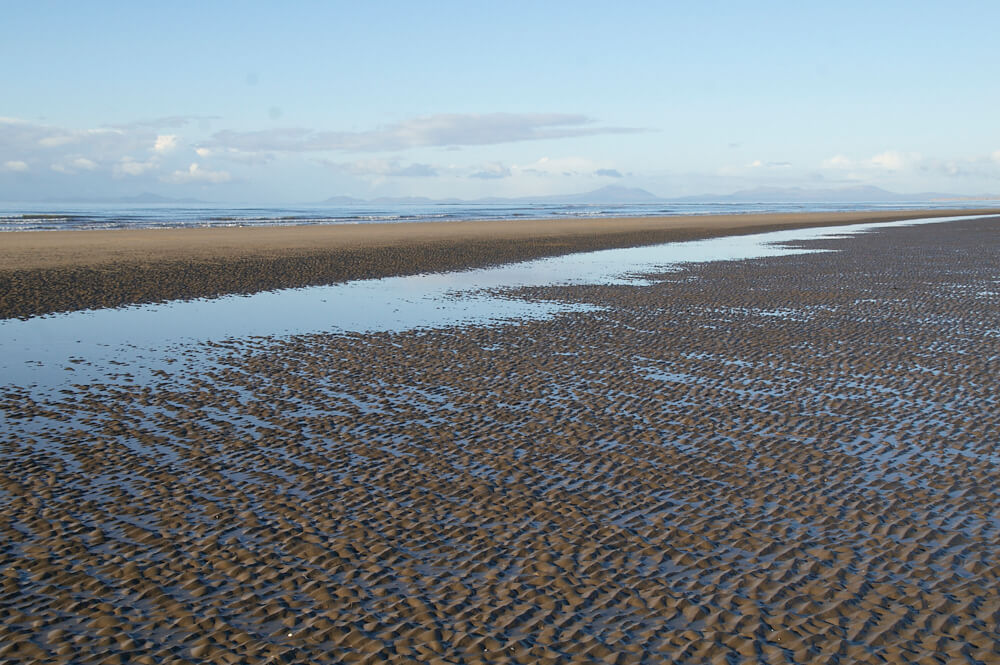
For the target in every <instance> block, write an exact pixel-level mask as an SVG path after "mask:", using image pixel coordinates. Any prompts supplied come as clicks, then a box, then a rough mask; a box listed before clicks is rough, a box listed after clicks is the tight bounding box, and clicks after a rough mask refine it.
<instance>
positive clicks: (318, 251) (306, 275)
mask: <svg viewBox="0 0 1000 665" xmlns="http://www.w3.org/2000/svg"><path fill="white" fill-rule="evenodd" d="M981 212H990V211H988V210H921V211H899V210H890V211H865V212H850V213H799V214H753V215H704V216H684V217H644V218H643V217H630V218H567V219H550V220H503V221H477V222H418V223H398V224H353V225H311V226H274V227H247V228H185V229H143V230H102V231H46V232H38V231H35V232H9V233H4V234H3V235H2V236H0V318H13V317H28V316H35V315H39V314H46V313H51V312H62V311H73V310H80V309H92V308H99V307H118V306H122V305H128V304H134V303H148V302H161V301H164V300H173V299H182V298H200V297H214V296H219V295H226V294H234V293H240V294H246V293H256V292H259V291H265V290H269V289H278V288H290V287H302V286H314V285H320V284H331V283H335V282H342V281H347V280H352V279H367V278H375V277H389V276H397V275H412V274H417V273H422V272H439V271H446V270H459V269H465V268H475V267H483V266H488V265H497V264H500V263H507V262H511V261H523V260H527V259H535V258H541V257H546V256H558V255H561V254H568V253H571V252H580V251H589V250H596V249H606V248H612V247H633V246H638V245H651V244H657V243H663V242H670V241H678V240H694V239H700V238H710V237H717V236H723V235H739V234H746V233H759V232H764V231H773V230H780V229H792V228H803V227H810V226H833V225H843V224H853V223H861V222H872V221H889V220H902V219H917V218H926V217H937V216H945V215H950V214H976V213H981ZM993 212H996V211H993Z"/></svg>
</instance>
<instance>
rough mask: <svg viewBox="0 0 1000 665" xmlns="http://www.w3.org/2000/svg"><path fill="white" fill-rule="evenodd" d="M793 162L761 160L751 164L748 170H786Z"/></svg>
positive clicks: (748, 165)
mask: <svg viewBox="0 0 1000 665" xmlns="http://www.w3.org/2000/svg"><path fill="white" fill-rule="evenodd" d="M791 165H792V163H791V162H765V161H762V160H759V159H755V160H753V161H752V162H750V163H749V164H747V168H751V169H786V168H788V167H789V166H791Z"/></svg>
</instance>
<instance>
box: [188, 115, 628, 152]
mask: <svg viewBox="0 0 1000 665" xmlns="http://www.w3.org/2000/svg"><path fill="white" fill-rule="evenodd" d="M593 123H594V121H593V120H592V119H591V118H589V117H587V116H584V115H577V114H569V113H482V114H480V113H466V114H461V113H441V114H436V115H426V116H420V117H417V118H412V119H410V120H405V121H403V122H400V123H396V124H393V125H387V126H385V127H380V128H378V129H373V130H368V131H361V132H329V131H315V130H312V129H297V128H286V129H267V130H260V131H251V132H237V131H231V130H225V131H220V132H216V133H215V134H213V135H212V137H211V139H210V140H208V141H206V142H204V143H202V144H201V145H200V146H199V147H201V148H209V149H213V148H214V149H218V148H221V149H233V150H239V151H242V152H310V151H336V152H382V151H391V150H407V149H410V148H425V147H442V148H445V147H453V146H478V145H496V144H500V143H514V142H519V141H542V140H546V139H561V138H570V137H581V136H596V135H599V134H632V133H636V132H642V131H646V130H643V129H638V128H632V127H601V126H596V127H595V126H593Z"/></svg>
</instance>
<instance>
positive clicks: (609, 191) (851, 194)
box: [320, 185, 1000, 206]
mask: <svg viewBox="0 0 1000 665" xmlns="http://www.w3.org/2000/svg"><path fill="white" fill-rule="evenodd" d="M998 200H1000V194H998V195H992V194H982V195H979V196H966V195H962V194H948V193H945V192H920V193H917V194H897V193H896V192H890V191H888V190H885V189H882V188H880V187H870V186H858V187H844V188H840V189H803V188H802V187H757V188H755V189H744V190H741V191H738V192H734V193H732V194H699V195H697V196H681V197H674V198H663V197H660V196H656V195H655V194H652V193H651V192H647V191H646V190H645V189H639V188H637V187H619V186H614V185H610V186H608V187H602V188H601V189H596V190H594V191H591V192H583V193H581V194H555V195H551V196H520V197H515V198H499V197H490V198H482V199H475V200H465V199H430V198H426V197H422V196H417V197H412V196H410V197H381V198H377V199H368V200H365V199H357V198H354V197H351V196H333V197H330V198H328V199H326V200H325V201H321V202H320V205H337V206H350V205H435V204H437V205H441V204H461V203H487V204H488V203H506V204H509V203H543V204H544V203H552V204H559V203H571V204H572V203H575V204H581V205H585V204H596V205H602V204H615V203H894V202H895V203H903V202H918V201H919V202H927V201H998Z"/></svg>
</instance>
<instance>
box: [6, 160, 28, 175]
mask: <svg viewBox="0 0 1000 665" xmlns="http://www.w3.org/2000/svg"><path fill="white" fill-rule="evenodd" d="M3 170H4V171H13V172H15V173H18V172H22V171H27V170H28V163H27V162H23V161H21V160H19V159H12V160H10V161H9V162H4V165H3Z"/></svg>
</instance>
